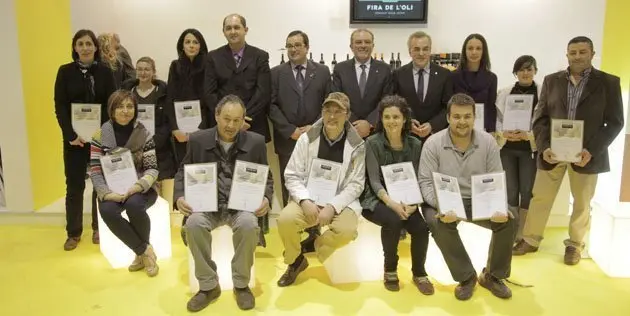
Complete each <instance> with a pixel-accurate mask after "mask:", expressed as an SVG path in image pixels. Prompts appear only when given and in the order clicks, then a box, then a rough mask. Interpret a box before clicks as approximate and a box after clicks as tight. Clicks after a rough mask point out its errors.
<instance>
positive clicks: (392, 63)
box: [389, 53, 396, 70]
mask: <svg viewBox="0 0 630 316" xmlns="http://www.w3.org/2000/svg"><path fill="white" fill-rule="evenodd" d="M389 68H391V69H392V70H394V69H396V61H395V60H394V53H392V58H390V59H389Z"/></svg>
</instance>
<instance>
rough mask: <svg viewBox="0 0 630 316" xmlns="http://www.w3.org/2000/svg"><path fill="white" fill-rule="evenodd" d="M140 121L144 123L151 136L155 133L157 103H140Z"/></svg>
mask: <svg viewBox="0 0 630 316" xmlns="http://www.w3.org/2000/svg"><path fill="white" fill-rule="evenodd" d="M138 122H140V123H142V125H144V127H145V128H146V129H147V131H149V134H151V136H153V135H155V105H154V104H138Z"/></svg>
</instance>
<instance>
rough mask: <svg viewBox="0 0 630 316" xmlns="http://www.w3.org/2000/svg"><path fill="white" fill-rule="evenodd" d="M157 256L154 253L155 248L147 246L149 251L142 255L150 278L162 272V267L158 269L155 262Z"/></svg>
mask: <svg viewBox="0 0 630 316" xmlns="http://www.w3.org/2000/svg"><path fill="white" fill-rule="evenodd" d="M156 259H157V256H156V255H155V252H154V251H153V247H152V246H151V245H148V246H147V249H146V250H145V251H144V254H142V264H144V269H145V271H146V272H147V275H148V276H150V277H154V276H156V275H157V274H158V272H159V271H160V267H158V265H157V262H155V261H156Z"/></svg>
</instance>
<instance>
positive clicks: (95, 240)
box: [92, 230, 101, 245]
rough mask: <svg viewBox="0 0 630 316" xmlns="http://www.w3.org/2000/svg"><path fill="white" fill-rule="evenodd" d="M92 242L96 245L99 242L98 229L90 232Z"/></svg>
mask: <svg viewBox="0 0 630 316" xmlns="http://www.w3.org/2000/svg"><path fill="white" fill-rule="evenodd" d="M92 243H93V244H95V245H98V244H100V243H101V237H100V235H99V234H98V230H95V231H93V232H92Z"/></svg>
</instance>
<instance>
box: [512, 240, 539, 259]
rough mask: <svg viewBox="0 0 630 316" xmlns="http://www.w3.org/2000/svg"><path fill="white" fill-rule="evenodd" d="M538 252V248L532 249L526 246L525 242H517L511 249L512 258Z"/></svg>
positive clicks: (528, 245)
mask: <svg viewBox="0 0 630 316" xmlns="http://www.w3.org/2000/svg"><path fill="white" fill-rule="evenodd" d="M536 251H538V247H534V246H532V245H530V244H528V243H527V242H526V241H525V240H522V239H521V241H519V242H518V243H517V244H516V246H514V248H512V255H514V256H522V255H525V254H527V253H529V252H536Z"/></svg>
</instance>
